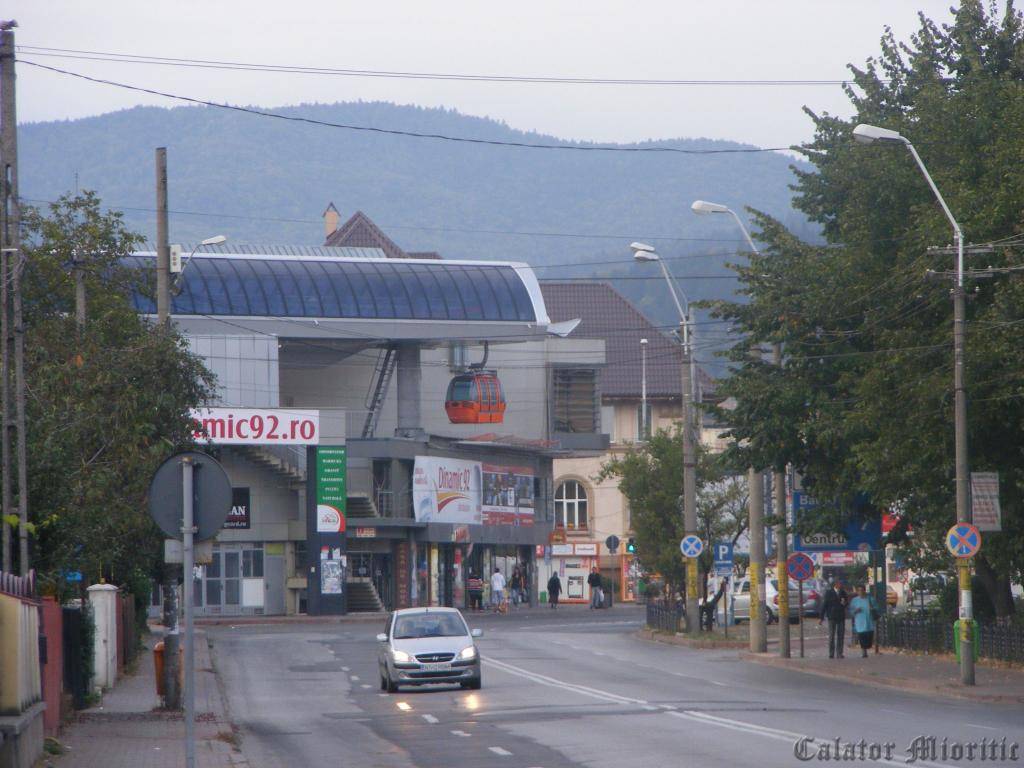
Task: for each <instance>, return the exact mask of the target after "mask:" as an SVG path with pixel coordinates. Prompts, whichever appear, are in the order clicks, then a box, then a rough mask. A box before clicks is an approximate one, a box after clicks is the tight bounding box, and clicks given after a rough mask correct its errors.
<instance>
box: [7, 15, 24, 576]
mask: <svg viewBox="0 0 1024 768" xmlns="http://www.w3.org/2000/svg"><path fill="white" fill-rule="evenodd" d="M17 26H18V24H17V22H15V21H0V164H2V171H3V181H2V183H3V259H2V264H0V281H2V285H0V287H2V289H3V294H4V300H3V302H2V304H3V310H4V315H3V322H2V325H4V326H6V328H3V329H0V330H2V331H3V332H4V333H3V336H4V339H3V347H4V350H3V352H4V355H3V357H4V359H3V372H2V373H3V375H2V376H0V378H2V379H3V381H2V382H0V390H2V393H3V394H2V397H0V400H2V404H0V409H2V410H3V413H2V414H0V416H2V417H3V418H2V420H3V422H4V429H3V440H2V443H3V445H2V449H5V450H3V451H2V452H3V453H5V454H6V455H5V456H4V457H3V462H4V467H3V472H2V475H3V477H2V481H3V484H4V488H3V501H4V513H5V514H10V513H11V512H12V507H13V503H12V502H11V496H12V494H11V482H10V475H11V472H10V427H11V424H10V397H9V393H10V390H9V381H10V369H11V366H10V356H9V355H10V353H9V336H8V335H9V333H10V331H11V330H12V329H11V327H10V325H9V324H8V322H7V314H6V310H7V306H6V304H7V295H6V294H7V291H8V290H10V291H11V293H12V295H13V298H12V302H11V303H12V305H13V312H14V317H13V318H12V324H13V331H14V377H15V402H16V408H17V418H16V420H15V422H14V428H15V433H16V440H17V456H18V523H19V525H18V544H19V546H18V554H19V558H18V566H19V570H20V573H21V575H23V576H25V575H28V571H29V559H28V471H27V465H26V459H27V456H26V451H25V363H24V353H25V337H24V330H23V328H22V323H21V295H20V287H21V271H22V267H23V256H22V253H21V232H20V225H21V208H20V203H19V199H18V119H17V111H16V104H17V100H16V95H15V93H16V92H15V72H14V61H15V59H14V29H15V27H17ZM3 527H4V539H3V541H4V568H6V569H7V570H13V569H12V567H11V566H12V561H11V555H12V552H11V551H10V550H11V549H12V543H13V542H12V541H11V535H10V529H9V526H7V525H6V523H5V524H4V526H3Z"/></svg>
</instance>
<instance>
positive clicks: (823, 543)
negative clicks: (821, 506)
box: [793, 491, 882, 552]
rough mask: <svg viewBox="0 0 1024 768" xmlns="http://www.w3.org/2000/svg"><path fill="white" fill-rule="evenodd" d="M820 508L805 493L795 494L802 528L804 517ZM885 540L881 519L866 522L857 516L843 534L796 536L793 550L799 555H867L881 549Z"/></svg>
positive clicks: (795, 511) (795, 508) (795, 517)
mask: <svg viewBox="0 0 1024 768" xmlns="http://www.w3.org/2000/svg"><path fill="white" fill-rule="evenodd" d="M817 505H818V504H817V502H816V501H815V500H814V499H813V498H812V497H810V496H808V495H807V494H806V493H804V492H803V491H794V493H793V521H794V524H796V525H799V524H800V517H801V514H802V513H807V512H809V511H810V510H811V509H813V508H814V507H816V506H817ZM881 537H882V521H881V519H880V518H874V519H871V518H865V517H862V516H860V515H856V514H855V515H854V516H853V517H851V518H850V520H849V522H847V523H846V524H845V525H844V526H843V530H842V531H833V532H822V533H808V534H804V535H800V534H794V535H793V549H794V550H796V551H797V552H847V551H851V550H857V551H860V552H867V551H869V550H872V549H878V546H879V540H880V539H881Z"/></svg>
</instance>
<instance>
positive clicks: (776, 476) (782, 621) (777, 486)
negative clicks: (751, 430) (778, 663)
mask: <svg viewBox="0 0 1024 768" xmlns="http://www.w3.org/2000/svg"><path fill="white" fill-rule="evenodd" d="M772 362H773V363H775V367H776V368H781V367H782V345H781V344H779V343H778V342H776V343H775V344H773V345H772ZM772 489H773V492H774V494H775V514H776V515H778V518H779V523H778V525H776V527H775V538H776V540H777V541H776V545H775V577H776V579H777V580H778V581H777V582H776V583H777V584H778V585H779V656H781V657H782V658H784V659H788V658H789V657H790V651H789V574H787V573H786V558H787V557H789V540H788V536H787V530H786V528H787V527H786V475H785V473H784V472H783V471H782V470H780V469H778V468H776V469H775V470H774V471H773V472H772ZM800 610H803V606H800Z"/></svg>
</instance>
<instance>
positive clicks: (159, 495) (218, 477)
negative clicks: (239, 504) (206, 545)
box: [149, 451, 232, 541]
mask: <svg viewBox="0 0 1024 768" xmlns="http://www.w3.org/2000/svg"><path fill="white" fill-rule="evenodd" d="M184 459H188V460H189V461H190V464H191V466H192V467H193V468H194V480H193V485H192V499H193V504H194V507H193V509H194V514H195V520H194V521H193V524H194V527H195V529H196V531H195V540H196V541H206V540H207V539H212V538H213V537H214V536H216V535H217V533H218V532H219V531H220V530H221V528H222V527H223V525H224V521H225V520H226V519H227V516H228V512H229V511H231V498H232V493H231V481H230V480H228V474H227V472H225V471H224V468H223V467H222V466H221V465H220V464H219V463H218V462H217V460H216V459H214V458H213V457H212V456H207V455H206V454H205V453H199V452H198V451H185V452H183V453H178V454H175V455H174V456H171V458H169V459H167V461H165V462H164V463H163V464H161V465H160V466H159V467H158V468H157V470H156V472H155V473H153V479H152V480H151V481H150V483H149V516H150V517H152V518H153V521H154V522H155V523H156V524H157V526H159V528H160V530H161V531H163V532H164V533H165V534H167V535H168V536H170V537H171V538H172V539H181V538H182V530H181V529H182V514H183V512H182V511H183V510H184V499H183V490H182V461H183V460H184Z"/></svg>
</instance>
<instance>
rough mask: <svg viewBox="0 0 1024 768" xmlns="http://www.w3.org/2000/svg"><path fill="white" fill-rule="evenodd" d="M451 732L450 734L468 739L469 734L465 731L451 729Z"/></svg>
mask: <svg viewBox="0 0 1024 768" xmlns="http://www.w3.org/2000/svg"><path fill="white" fill-rule="evenodd" d="M451 734H452V736H459V737H461V738H464V739H468V738H469V734H468V733H466V732H465V731H452V732H451Z"/></svg>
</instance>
